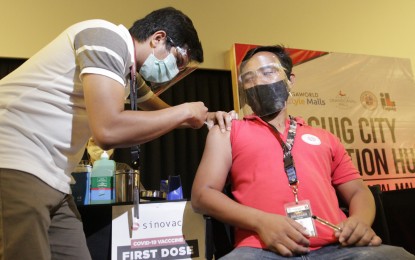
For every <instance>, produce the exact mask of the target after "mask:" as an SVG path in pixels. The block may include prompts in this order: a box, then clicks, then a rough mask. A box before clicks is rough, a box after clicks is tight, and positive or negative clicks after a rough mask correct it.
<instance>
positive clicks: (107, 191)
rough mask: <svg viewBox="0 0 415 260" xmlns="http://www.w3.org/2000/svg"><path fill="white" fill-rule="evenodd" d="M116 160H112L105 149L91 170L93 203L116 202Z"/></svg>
mask: <svg viewBox="0 0 415 260" xmlns="http://www.w3.org/2000/svg"><path fill="white" fill-rule="evenodd" d="M114 175H115V161H113V160H110V159H109V156H108V153H107V152H106V151H104V152H103V153H102V154H101V158H100V159H99V160H97V161H95V162H94V165H93V166H92V172H91V194H90V196H91V204H111V203H114V202H115V196H114V195H115V189H114V188H115V185H114V181H115V178H114Z"/></svg>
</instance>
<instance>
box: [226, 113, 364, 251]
mask: <svg viewBox="0 0 415 260" xmlns="http://www.w3.org/2000/svg"><path fill="white" fill-rule="evenodd" d="M296 121H297V129H296V135H295V138H294V146H293V148H292V151H291V152H292V156H293V158H294V162H295V168H296V173H297V178H298V181H299V184H298V199H299V200H300V201H301V200H309V201H310V205H311V210H312V213H313V214H314V215H317V216H319V217H321V218H323V219H326V220H328V221H330V222H332V223H335V224H337V223H340V222H341V221H342V220H344V219H345V218H346V216H345V214H344V213H343V212H342V210H341V209H340V208H339V205H338V198H337V196H336V191H335V188H334V187H335V186H336V185H339V184H342V183H345V182H348V181H351V180H354V179H358V178H361V177H360V175H359V172H358V171H357V169H356V168H355V167H354V165H353V164H352V161H351V158H350V156H349V155H348V154H347V152H346V150H345V149H344V146H343V145H342V144H341V143H340V140H339V139H338V138H337V137H336V136H334V135H333V134H331V133H330V132H328V131H326V130H323V129H320V128H314V127H311V126H308V125H305V122H304V120H303V119H301V118H296ZM285 129H286V130H285V133H284V134H283V135H282V140H284V142H286V138H287V134H288V129H289V120H287V121H286V128H285ZM231 145H232V160H233V162H232V168H231V173H230V176H231V184H232V194H233V196H234V198H235V200H236V201H238V202H239V203H241V204H243V205H247V206H250V207H253V208H257V209H260V210H263V211H266V212H270V213H275V214H280V215H284V216H285V215H286V213H285V208H284V204H286V203H291V202H294V195H293V192H292V189H291V187H290V186H289V184H288V179H287V175H286V173H285V171H284V164H283V154H282V148H281V145H280V143H279V142H278V140H277V138H276V137H275V131H274V130H273V129H272V128H271V127H270V126H269V125H268V124H267V123H266V122H264V121H262V120H261V119H260V118H259V117H256V116H249V117H245V118H244V120H234V121H232V130H231ZM315 226H316V229H317V237H311V238H310V249H311V250H313V249H318V248H320V247H322V246H324V245H327V244H331V243H334V242H336V241H337V239H336V238H335V237H334V232H333V230H332V229H331V228H329V227H326V226H324V225H321V224H320V223H317V222H316V223H315ZM235 245H236V246H237V247H241V246H249V247H256V248H265V244H264V243H263V242H262V241H261V240H260V238H259V236H258V235H257V234H256V233H255V232H252V231H248V230H243V229H238V228H237V229H236V230H235Z"/></svg>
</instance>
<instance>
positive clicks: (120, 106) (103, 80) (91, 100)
mask: <svg viewBox="0 0 415 260" xmlns="http://www.w3.org/2000/svg"><path fill="white" fill-rule="evenodd" d="M82 85H83V89H84V99H85V106H86V111H87V114H88V120H89V125H90V128H91V131H92V134H93V135H94V136H97V135H98V139H99V136H100V135H101V134H105V133H102V132H101V131H105V129H107V128H108V127H110V126H112V125H113V124H115V123H116V120H117V118H118V115H119V113H121V112H122V111H123V110H124V86H122V85H121V84H120V83H119V82H118V81H116V80H114V79H111V78H109V77H106V76H103V75H99V74H83V75H82Z"/></svg>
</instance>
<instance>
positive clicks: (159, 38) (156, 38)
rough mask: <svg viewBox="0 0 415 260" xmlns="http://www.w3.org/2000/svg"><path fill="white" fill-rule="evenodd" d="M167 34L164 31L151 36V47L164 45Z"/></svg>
mask: <svg viewBox="0 0 415 260" xmlns="http://www.w3.org/2000/svg"><path fill="white" fill-rule="evenodd" d="M166 35H167V34H166V32H165V31H163V30H160V31H157V32H155V33H153V35H151V36H150V37H151V41H150V46H151V47H152V48H155V47H156V46H157V45H158V44H160V43H163V42H164V41H165V40H166Z"/></svg>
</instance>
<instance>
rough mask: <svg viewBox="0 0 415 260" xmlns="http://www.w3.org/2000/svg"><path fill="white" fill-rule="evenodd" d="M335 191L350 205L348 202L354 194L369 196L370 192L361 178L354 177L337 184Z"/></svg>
mask: <svg viewBox="0 0 415 260" xmlns="http://www.w3.org/2000/svg"><path fill="white" fill-rule="evenodd" d="M337 191H338V193H339V195H340V196H341V197H342V199H343V200H344V201H345V202H346V203H347V205H350V202H351V201H352V199H353V198H354V197H355V196H361V195H362V198H365V197H366V196H371V192H370V190H369V188H368V187H367V185H366V184H365V183H364V182H363V180H362V179H355V180H351V181H348V182H345V183H343V184H340V185H338V186H337Z"/></svg>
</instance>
